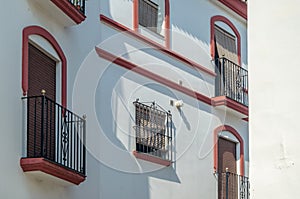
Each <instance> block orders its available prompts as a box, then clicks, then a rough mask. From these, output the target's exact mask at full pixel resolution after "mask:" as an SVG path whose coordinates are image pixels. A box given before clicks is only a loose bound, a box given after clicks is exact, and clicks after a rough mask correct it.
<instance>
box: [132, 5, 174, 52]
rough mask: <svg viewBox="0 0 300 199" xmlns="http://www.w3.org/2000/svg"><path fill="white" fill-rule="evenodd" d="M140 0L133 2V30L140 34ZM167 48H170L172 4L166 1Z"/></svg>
mask: <svg viewBox="0 0 300 199" xmlns="http://www.w3.org/2000/svg"><path fill="white" fill-rule="evenodd" d="M138 28H139V0H133V30H134V31H135V32H137V33H138ZM164 29H165V47H166V48H168V49H169V48H170V2H169V0H165V27H164Z"/></svg>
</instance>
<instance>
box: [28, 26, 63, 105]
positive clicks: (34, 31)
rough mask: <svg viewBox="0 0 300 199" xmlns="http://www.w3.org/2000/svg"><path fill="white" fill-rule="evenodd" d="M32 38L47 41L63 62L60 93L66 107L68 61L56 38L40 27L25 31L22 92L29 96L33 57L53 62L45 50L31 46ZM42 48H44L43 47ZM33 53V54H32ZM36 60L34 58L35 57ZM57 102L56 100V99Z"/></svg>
mask: <svg viewBox="0 0 300 199" xmlns="http://www.w3.org/2000/svg"><path fill="white" fill-rule="evenodd" d="M30 36H39V37H41V38H43V39H44V40H45V41H47V42H48V43H49V44H50V45H51V47H52V48H53V50H54V51H55V53H56V54H57V55H58V57H59V60H60V62H61V72H60V75H59V76H61V82H60V84H59V85H60V88H59V89H60V91H61V103H62V105H63V106H64V107H66V105H67V59H66V57H65V55H64V53H63V51H62V49H61V47H60V46H59V44H58V42H57V41H56V40H55V38H54V37H53V36H52V35H51V34H50V33H49V32H48V31H47V30H45V29H44V28H42V27H39V26H28V27H26V28H24V29H23V48H22V49H23V51H22V90H23V95H27V94H28V89H29V62H30V59H31V57H30V56H31V55H33V56H35V57H37V58H41V56H43V57H44V58H45V59H42V62H44V61H47V60H48V61H49V62H51V57H47V55H46V54H45V53H43V50H41V49H39V48H36V47H37V46H35V45H31V41H30ZM41 48H42V47H41ZM30 53H31V54H30ZM48 58H49V59H48ZM33 59H34V57H33ZM54 100H55V99H54Z"/></svg>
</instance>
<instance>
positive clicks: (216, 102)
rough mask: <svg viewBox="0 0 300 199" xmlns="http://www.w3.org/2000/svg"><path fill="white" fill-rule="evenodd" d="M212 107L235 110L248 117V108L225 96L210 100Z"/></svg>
mask: <svg viewBox="0 0 300 199" xmlns="http://www.w3.org/2000/svg"><path fill="white" fill-rule="evenodd" d="M211 102H212V106H223V105H224V106H227V107H229V108H231V109H233V110H236V111H238V112H240V113H242V114H244V115H246V116H248V112H249V110H248V107H247V106H245V105H243V104H240V103H238V102H236V101H234V100H232V99H230V98H228V97H226V96H218V97H213V98H211Z"/></svg>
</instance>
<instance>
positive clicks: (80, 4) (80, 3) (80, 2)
mask: <svg viewBox="0 0 300 199" xmlns="http://www.w3.org/2000/svg"><path fill="white" fill-rule="evenodd" d="M68 1H69V2H70V3H71V4H72V5H73V6H75V8H76V9H77V10H78V11H80V12H81V13H82V14H85V0H68Z"/></svg>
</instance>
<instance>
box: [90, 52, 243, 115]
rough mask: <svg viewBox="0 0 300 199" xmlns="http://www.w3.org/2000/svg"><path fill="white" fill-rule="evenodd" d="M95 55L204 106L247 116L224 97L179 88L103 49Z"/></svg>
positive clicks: (233, 102)
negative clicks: (212, 96) (222, 107)
mask: <svg viewBox="0 0 300 199" xmlns="http://www.w3.org/2000/svg"><path fill="white" fill-rule="evenodd" d="M95 50H96V53H97V54H98V56H99V57H101V58H103V59H106V60H107V61H110V62H112V63H115V64H117V65H119V66H121V67H123V68H126V69H128V70H132V71H133V72H135V73H137V74H140V75H142V76H144V77H147V78H149V79H152V80H154V81H157V82H159V83H161V84H163V85H165V86H168V87H170V88H172V89H175V90H177V91H179V92H181V93H184V94H186V95H188V96H190V97H193V98H195V99H197V100H199V101H201V102H203V103H205V104H208V105H211V106H221V105H225V106H228V107H229V108H231V109H234V110H236V111H238V112H240V113H242V114H245V115H246V116H248V107H246V106H244V105H242V104H240V103H238V102H235V101H233V100H231V99H229V98H226V97H225V96H220V97H214V98H210V97H207V96H205V95H202V94H201V93H198V92H196V91H194V90H191V89H189V88H186V87H184V86H181V85H179V84H177V83H175V82H173V81H170V80H168V79H166V78H164V77H161V76H160V75H157V74H155V73H152V72H150V71H148V70H145V69H143V68H142V67H140V66H138V65H136V64H134V63H131V62H129V61H127V60H125V59H123V58H121V57H118V56H115V55H113V54H111V53H109V52H107V51H105V50H103V49H100V48H98V47H95Z"/></svg>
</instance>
